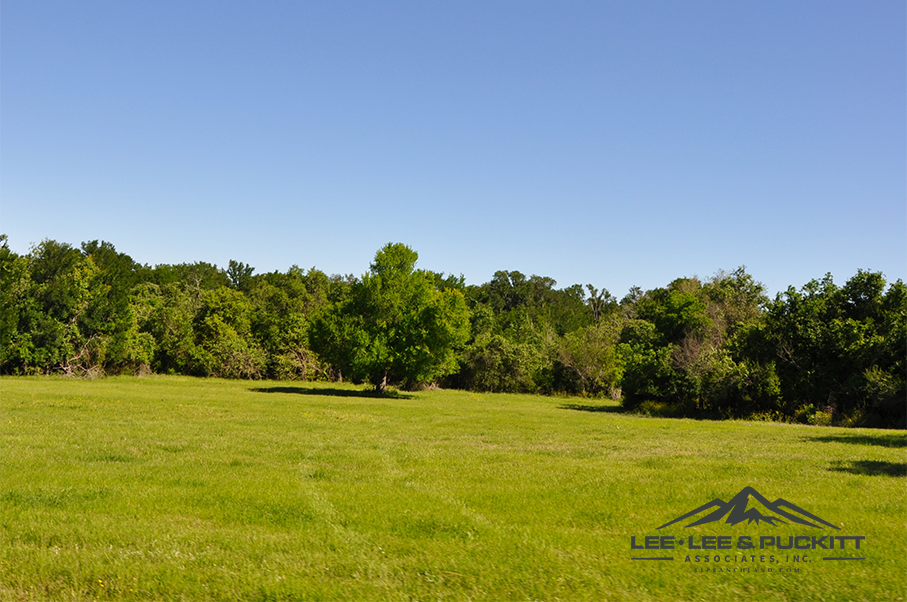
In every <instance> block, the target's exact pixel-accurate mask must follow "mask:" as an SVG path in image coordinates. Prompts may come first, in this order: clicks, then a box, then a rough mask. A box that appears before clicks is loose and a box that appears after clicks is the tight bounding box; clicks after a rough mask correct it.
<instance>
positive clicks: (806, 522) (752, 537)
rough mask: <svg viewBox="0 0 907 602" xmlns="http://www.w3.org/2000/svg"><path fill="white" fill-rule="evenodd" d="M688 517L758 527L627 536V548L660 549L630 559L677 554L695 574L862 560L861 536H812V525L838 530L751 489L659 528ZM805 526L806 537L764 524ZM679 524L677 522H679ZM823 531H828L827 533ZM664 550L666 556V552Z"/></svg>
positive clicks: (795, 568) (694, 523) (792, 569)
mask: <svg viewBox="0 0 907 602" xmlns="http://www.w3.org/2000/svg"><path fill="white" fill-rule="evenodd" d="M690 519H692V520H691V522H689V523H688V524H685V525H683V526H684V528H688V527H696V526H699V525H706V524H709V523H724V524H725V525H731V526H738V528H739V527H740V526H742V527H758V528H759V529H760V530H761V532H759V533H750V534H746V535H744V534H739V532H738V534H737V535H735V536H732V535H729V534H727V535H722V534H717V533H716V534H715V535H707V534H702V535H689V536H685V535H684V536H679V537H678V536H672V535H647V536H642V537H638V536H633V537H631V538H630V550H646V551H648V552H649V554H651V552H654V551H656V550H657V551H658V555H648V554H647V555H645V556H633V557H632V558H631V560H643V561H645V560H662V561H673V560H675V557H676V556H675V555H679V556H680V558H679V559H678V560H681V561H682V563H683V564H684V565H688V566H690V567H691V568H692V569H693V572H697V573H703V572H705V573H716V572H720V573H731V572H733V573H753V572H761V573H772V572H776V573H780V572H784V573H799V572H800V570H801V568H800V567H803V566H807V565H809V564H811V563H813V562H817V561H838V560H865V557H863V556H862V555H861V552H860V550H861V547H863V544H864V542H865V540H866V537H864V536H863V535H832V534H822V533H821V531H820V532H819V533H818V534H816V531H815V530H816V529H825V527H830V528H832V529H835V530H836V531H840V528H839V527H837V526H835V525H834V524H832V523H830V522H829V521H827V520H825V519H823V518H820V517H819V516H816V515H815V514H813V513H811V512H809V511H807V510H805V509H803V508H801V507H800V506H797V505H796V504H792V503H791V502H788V501H787V500H785V499H783V498H778V499H776V500H775V501H770V500H769V499H768V498H767V497H765V496H764V495H762V494H761V493H759V492H758V491H756V490H755V489H754V488H752V487H744V488H743V489H741V490H740V491H739V492H738V493H737V494H736V495H734V496H733V497H731V498H730V500H729V501H724V500H722V499H720V498H715V499H714V500H712V501H711V502H708V503H706V504H703V505H702V506H699V507H698V508H695V509H693V510H691V511H689V512H687V513H686V514H683V515H681V516H678V517H677V518H675V519H673V520H670V521H668V522H666V523H665V524H663V525H662V526H660V527H658V528H657V529H656V530H658V529H664V528H666V527H670V526H671V525H676V524H677V523H681V522H682V521H687V520H690ZM782 524H785V525H789V526H791V527H795V526H797V525H800V526H802V527H808V530H807V531H806V533H810V532H811V534H810V535H806V534H805V533H803V534H796V532H795V533H794V534H791V535H778V534H777V533H778V532H777V531H775V533H776V534H774V535H772V534H771V533H772V530H769V531H768V532H766V531H764V529H765V528H766V527H769V528H771V527H777V526H779V525H782ZM678 526H679V525H678ZM826 533H828V532H827V531H826ZM665 554H667V555H665Z"/></svg>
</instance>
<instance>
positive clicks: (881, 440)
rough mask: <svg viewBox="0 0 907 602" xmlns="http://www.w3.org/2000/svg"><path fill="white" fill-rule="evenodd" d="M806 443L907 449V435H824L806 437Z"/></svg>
mask: <svg viewBox="0 0 907 602" xmlns="http://www.w3.org/2000/svg"><path fill="white" fill-rule="evenodd" d="M803 440H804V441H819V442H822V443H853V444H855V445H878V446H880V447H907V434H903V435H902V434H900V433H894V434H888V433H884V434H882V433H880V434H878V435H822V436H820V437H804V438H803Z"/></svg>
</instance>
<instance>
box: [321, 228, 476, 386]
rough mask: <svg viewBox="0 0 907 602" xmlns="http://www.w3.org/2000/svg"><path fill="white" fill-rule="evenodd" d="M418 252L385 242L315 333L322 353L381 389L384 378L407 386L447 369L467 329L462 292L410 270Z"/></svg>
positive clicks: (452, 365)
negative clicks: (441, 288) (439, 286)
mask: <svg viewBox="0 0 907 602" xmlns="http://www.w3.org/2000/svg"><path fill="white" fill-rule="evenodd" d="M417 259H418V254H417V253H416V252H415V251H413V250H412V249H411V248H409V247H407V246H405V245H402V244H399V243H398V244H387V245H385V246H384V247H383V248H382V249H381V250H380V251H378V253H377V254H376V255H375V260H374V262H373V263H372V264H371V266H370V269H369V272H368V273H366V274H365V275H364V276H363V277H362V279H361V280H359V281H357V282H355V283H353V284H352V286H351V289H350V291H349V297H347V298H346V299H342V300H340V301H339V302H338V303H337V304H336V305H335V308H334V310H333V311H331V312H327V314H326V315H324V316H322V317H321V318H320V319H319V320H318V323H317V324H316V328H315V332H314V333H313V334H314V339H315V347H316V349H317V350H318V351H319V352H320V354H321V356H322V357H323V358H325V359H327V360H328V361H330V362H331V363H333V364H334V365H335V366H337V367H339V369H340V370H342V372H343V374H345V375H347V376H349V377H350V378H352V379H353V380H358V381H368V382H370V383H372V384H373V385H375V388H376V389H377V390H378V391H381V392H383V391H384V390H385V388H386V387H387V385H388V384H389V383H400V384H402V385H404V386H406V387H412V386H415V385H416V384H418V383H424V382H431V381H434V380H435V379H437V378H439V377H442V376H444V375H446V374H449V373H451V372H453V371H454V370H455V369H456V368H457V352H458V351H459V350H460V348H461V347H462V346H463V345H464V344H465V342H466V339H467V337H468V336H469V312H468V310H467V308H466V302H465V300H464V298H463V294H462V293H461V292H460V291H459V290H457V289H455V288H445V289H444V290H439V289H438V287H437V286H435V277H434V276H433V275H432V274H431V273H429V272H425V271H421V270H416V269H415V265H416V261H417Z"/></svg>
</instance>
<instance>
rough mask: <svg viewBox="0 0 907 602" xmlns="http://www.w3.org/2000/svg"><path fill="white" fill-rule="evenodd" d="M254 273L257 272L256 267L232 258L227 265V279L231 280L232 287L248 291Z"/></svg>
mask: <svg viewBox="0 0 907 602" xmlns="http://www.w3.org/2000/svg"><path fill="white" fill-rule="evenodd" d="M253 273H255V268H253V267H252V266H250V265H246V264H244V263H242V262H240V261H234V260H232V259H231V260H230V264H229V266H228V267H227V279H228V280H229V281H230V287H231V288H234V289H236V290H238V291H243V292H245V291H248V289H249V284H250V283H251V281H252V274H253Z"/></svg>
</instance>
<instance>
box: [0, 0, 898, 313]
mask: <svg viewBox="0 0 907 602" xmlns="http://www.w3.org/2000/svg"><path fill="white" fill-rule="evenodd" d="M0 28H2V31H0V231H2V232H4V233H6V234H8V235H9V242H10V246H11V247H12V248H13V249H14V250H16V251H17V252H20V253H24V252H27V251H28V249H29V246H30V245H31V244H32V243H37V242H39V241H41V240H42V239H44V238H53V239H56V240H59V241H64V242H69V243H72V244H74V245H78V244H80V243H81V242H82V241H86V240H93V239H102V240H107V241H110V242H112V243H113V244H114V245H115V246H116V247H117V249H118V250H120V251H123V252H126V253H128V254H130V255H131V256H132V257H133V258H134V259H136V260H137V261H140V262H142V263H149V264H157V263H177V262H193V261H208V262H212V263H216V264H218V265H221V266H224V265H226V263H227V262H228V260H229V259H236V260H238V261H243V262H246V263H248V264H251V265H253V266H255V268H256V270H257V271H258V272H262V271H271V270H280V271H284V270H286V269H287V268H288V267H290V266H291V265H293V264H298V265H299V266H301V267H304V268H308V267H312V266H315V267H318V268H319V269H321V270H324V271H326V272H328V273H354V274H361V273H363V272H364V271H365V270H367V268H368V264H369V262H370V260H371V259H372V258H373V256H374V253H375V251H376V250H377V249H378V248H380V247H381V246H382V245H383V244H385V243H387V242H389V241H395V242H396V241H399V242H404V243H406V244H408V245H410V246H412V247H413V248H414V249H416V250H417V251H418V252H419V254H420V262H419V265H420V266H421V267H423V268H427V269H433V270H437V271H444V272H447V273H457V274H459V273H462V274H464V275H465V276H466V280H467V282H469V283H473V284H479V283H482V282H486V281H487V280H489V279H490V278H491V276H492V274H493V273H494V272H495V271H496V270H500V269H507V270H520V271H522V272H524V273H526V274H527V275H528V274H539V275H544V276H550V277H552V278H554V279H556V280H557V281H558V286H568V285H570V284H573V283H587V282H589V283H593V284H595V285H596V286H599V287H602V286H604V287H607V288H608V289H610V291H611V292H612V293H613V294H614V295H616V296H618V297H620V296H622V295H623V294H625V293H626V291H627V289H628V288H629V287H630V286H631V285H634V284H635V285H639V286H642V287H643V288H646V289H648V288H653V287H656V286H664V285H665V284H667V283H668V282H670V281H671V280H673V279H674V278H677V277H680V276H692V275H699V276H700V277H708V276H710V275H712V274H714V273H715V272H716V271H717V270H719V269H725V270H732V269H734V268H735V267H737V266H739V265H743V264H745V265H746V266H747V267H748V270H749V272H750V273H751V274H753V275H754V276H755V277H756V278H757V279H758V280H761V281H762V282H764V283H765V284H766V285H767V287H768V288H769V290H770V291H771V292H773V293H774V292H777V291H779V290H783V289H784V288H786V287H787V286H788V285H789V284H793V285H796V286H798V287H799V286H801V285H803V284H804V283H806V282H807V281H808V280H809V279H811V278H819V277H821V276H823V275H824V274H825V273H826V272H831V273H832V274H833V275H834V276H835V279H836V281H837V282H839V283H842V282H844V281H845V280H846V279H848V278H849V277H850V276H852V275H853V274H854V273H856V271H857V269H858V268H863V269H872V270H877V271H882V272H884V273H885V275H886V276H887V277H888V278H889V279H890V280H893V279H896V278H902V279H907V117H905V115H907V108H905V107H907V8H905V3H904V2H903V1H902V0H898V1H883V0H874V1H871V2H866V1H862V0H861V1H856V2H833V1H827V0H823V1H821V2H797V1H790V0H788V1H783V2H748V1H747V2H728V1H726V0H722V1H716V2H673V1H670V2H667V1H666V2H655V1H639V2H616V1H614V2H605V1H603V0H600V1H595V2H528V1H519V2H484V1H483V2H474V3H470V2H461V1H457V2H411V3H403V2H391V1H387V0H385V1H380V2H349V3H343V2H324V3H321V2H309V1H306V2H290V1H285V2H261V1H256V2H222V1H218V2H193V1H190V0H181V1H178V2H158V1H156V2H90V1H82V0H80V1H79V2H62V3H56V2H41V1H33V0H29V1H20V0H4V2H3V4H2V12H0Z"/></svg>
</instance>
